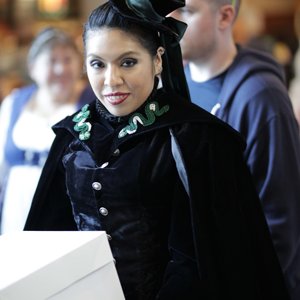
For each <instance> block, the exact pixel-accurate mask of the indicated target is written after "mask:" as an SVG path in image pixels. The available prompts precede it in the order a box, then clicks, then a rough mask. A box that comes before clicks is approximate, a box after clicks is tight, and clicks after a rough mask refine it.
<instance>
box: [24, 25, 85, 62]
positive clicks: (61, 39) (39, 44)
mask: <svg viewBox="0 0 300 300" xmlns="http://www.w3.org/2000/svg"><path fill="white" fill-rule="evenodd" d="M57 45H64V46H67V47H70V48H72V49H74V51H75V52H77V53H78V54H80V52H79V49H78V47H77V45H76V43H75V41H74V39H73V38H72V37H71V36H70V35H68V34H67V33H66V32H64V31H62V30H60V29H57V28H52V27H47V28H45V29H43V30H42V31H41V32H39V33H38V35H37V36H36V37H35V39H34V40H33V42H32V44H31V47H30V49H29V51H28V55H27V63H28V66H30V65H32V63H33V62H34V60H35V59H36V57H37V56H38V55H39V54H40V53H41V52H43V51H45V50H48V49H50V50H51V49H52V48H53V47H55V46H57Z"/></svg>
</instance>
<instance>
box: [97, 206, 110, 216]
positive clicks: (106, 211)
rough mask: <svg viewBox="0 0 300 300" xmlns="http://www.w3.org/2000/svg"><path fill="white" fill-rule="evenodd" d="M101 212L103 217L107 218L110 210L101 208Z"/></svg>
mask: <svg viewBox="0 0 300 300" xmlns="http://www.w3.org/2000/svg"><path fill="white" fill-rule="evenodd" d="M99 212H100V214H101V215H102V216H107V215H108V210H107V209H106V208H105V207H100V208H99Z"/></svg>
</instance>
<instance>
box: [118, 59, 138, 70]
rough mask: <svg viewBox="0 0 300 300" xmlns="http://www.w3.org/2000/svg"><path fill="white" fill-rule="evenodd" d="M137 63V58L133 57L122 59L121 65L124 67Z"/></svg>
mask: <svg viewBox="0 0 300 300" xmlns="http://www.w3.org/2000/svg"><path fill="white" fill-rule="evenodd" d="M136 64H137V60H136V59H134V58H127V59H124V60H123V61H122V66H123V67H125V68H130V67H133V66H135V65H136Z"/></svg>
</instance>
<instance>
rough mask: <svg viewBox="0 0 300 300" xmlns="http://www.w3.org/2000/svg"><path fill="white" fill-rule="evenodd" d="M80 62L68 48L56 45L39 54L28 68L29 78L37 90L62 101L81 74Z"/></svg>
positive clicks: (72, 50)
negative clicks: (39, 89) (44, 91)
mask: <svg viewBox="0 0 300 300" xmlns="http://www.w3.org/2000/svg"><path fill="white" fill-rule="evenodd" d="M81 70H82V67H81V60H80V56H79V55H78V53H77V52H76V51H75V50H74V49H73V48H72V47H70V46H65V45H56V46H54V47H53V48H52V49H51V48H48V49H45V50H43V51H42V52H40V53H39V54H38V55H37V57H36V58H35V60H34V62H33V64H32V65H31V66H30V76H31V78H32V79H33V80H34V81H35V82H36V83H37V85H38V87H39V88H42V89H45V90H47V92H49V93H51V95H53V96H54V97H57V98H58V99H60V98H61V99H63V98H64V95H69V94H70V93H71V92H72V89H74V84H75V83H76V82H77V81H78V79H79V78H80V74H81Z"/></svg>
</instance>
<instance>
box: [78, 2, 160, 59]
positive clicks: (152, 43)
mask: <svg viewBox="0 0 300 300" xmlns="http://www.w3.org/2000/svg"><path fill="white" fill-rule="evenodd" d="M104 27H107V28H117V29H120V30H123V31H124V32H127V33H129V34H132V35H133V36H134V37H136V39H137V40H138V41H139V42H140V43H141V45H142V46H143V47H144V48H145V49H147V50H148V51H149V53H150V54H151V55H152V56H154V55H156V53H157V49H158V47H159V46H160V45H159V35H158V32H157V31H155V30H153V29H150V28H149V27H147V26H145V25H143V24H141V23H138V22H136V21H135V20H133V19H131V18H129V17H126V16H123V15H121V14H120V13H119V12H118V11H117V10H116V9H115V8H114V7H113V6H112V5H111V4H110V2H106V3H105V4H103V5H101V6H99V7H97V8H96V9H94V10H93V11H92V12H91V14H90V16H89V18H88V21H87V22H86V23H85V25H84V30H83V44H84V47H86V39H87V35H88V33H89V32H90V31H96V30H98V29H100V28H104Z"/></svg>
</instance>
